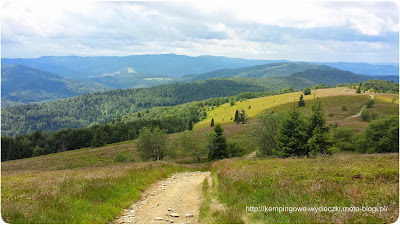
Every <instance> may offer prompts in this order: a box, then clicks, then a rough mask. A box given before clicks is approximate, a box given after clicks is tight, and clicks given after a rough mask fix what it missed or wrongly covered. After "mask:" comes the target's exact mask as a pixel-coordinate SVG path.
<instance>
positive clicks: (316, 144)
mask: <svg viewBox="0 0 400 225" xmlns="http://www.w3.org/2000/svg"><path fill="white" fill-rule="evenodd" d="M325 123H326V119H325V112H324V110H323V107H322V102H321V99H318V98H317V99H316V100H314V102H313V104H312V106H311V115H310V116H309V118H308V124H309V129H308V131H307V134H308V141H307V148H308V149H307V152H308V155H315V154H317V153H324V152H326V149H327V133H328V131H329V130H328V128H327V127H326V126H325Z"/></svg>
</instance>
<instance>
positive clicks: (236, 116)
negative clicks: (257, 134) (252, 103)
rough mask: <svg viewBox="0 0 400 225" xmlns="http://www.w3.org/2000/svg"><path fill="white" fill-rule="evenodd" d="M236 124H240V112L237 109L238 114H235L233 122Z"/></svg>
mask: <svg viewBox="0 0 400 225" xmlns="http://www.w3.org/2000/svg"><path fill="white" fill-rule="evenodd" d="M233 121H234V122H236V124H239V122H238V121H239V110H237V109H236V112H235V119H234V120H233Z"/></svg>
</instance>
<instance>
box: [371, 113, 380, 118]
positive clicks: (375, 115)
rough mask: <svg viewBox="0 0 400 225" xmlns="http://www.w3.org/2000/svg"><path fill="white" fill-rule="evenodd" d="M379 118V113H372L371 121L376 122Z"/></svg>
mask: <svg viewBox="0 0 400 225" xmlns="http://www.w3.org/2000/svg"><path fill="white" fill-rule="evenodd" d="M378 118H379V113H377V112H372V113H371V119H372V120H376V119H378Z"/></svg>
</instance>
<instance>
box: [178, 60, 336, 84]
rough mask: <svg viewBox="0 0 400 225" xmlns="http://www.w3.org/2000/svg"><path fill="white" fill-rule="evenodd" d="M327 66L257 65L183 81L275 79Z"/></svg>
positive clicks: (304, 64)
mask: <svg viewBox="0 0 400 225" xmlns="http://www.w3.org/2000/svg"><path fill="white" fill-rule="evenodd" d="M329 68H330V67H327V66H320V65H315V64H310V63H287V62H279V63H270V64H264V65H257V66H251V67H243V68H238V69H224V70H217V71H212V72H209V73H204V74H194V75H187V76H183V77H182V79H183V80H188V81H194V80H201V79H210V78H217V77H246V78H255V77H276V76H290V75H292V74H293V73H297V72H302V71H305V70H310V69H321V70H322V69H329Z"/></svg>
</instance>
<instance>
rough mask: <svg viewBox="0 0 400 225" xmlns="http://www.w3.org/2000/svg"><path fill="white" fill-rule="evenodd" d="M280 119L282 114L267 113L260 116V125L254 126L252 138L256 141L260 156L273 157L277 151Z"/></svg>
mask: <svg viewBox="0 0 400 225" xmlns="http://www.w3.org/2000/svg"><path fill="white" fill-rule="evenodd" d="M280 118H281V115H280V114H278V113H276V112H273V111H266V112H264V113H262V114H260V115H259V116H258V120H259V121H260V123H256V124H254V125H253V129H251V136H252V137H254V138H255V139H256V143H257V145H258V152H259V153H260V156H269V155H272V153H273V152H275V151H276V150H277V146H276V140H275V137H276V135H277V133H278V127H279V122H280Z"/></svg>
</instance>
